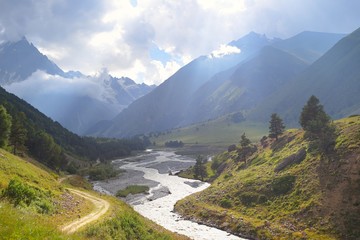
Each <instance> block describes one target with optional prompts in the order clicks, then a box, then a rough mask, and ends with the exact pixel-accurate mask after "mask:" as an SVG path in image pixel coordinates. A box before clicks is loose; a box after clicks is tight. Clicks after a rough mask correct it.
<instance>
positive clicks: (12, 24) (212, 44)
mask: <svg viewBox="0 0 360 240" xmlns="http://www.w3.org/2000/svg"><path fill="white" fill-rule="evenodd" d="M0 6H1V8H0V42H1V41H2V40H15V39H17V38H19V37H21V36H22V35H26V36H27V38H28V39H29V40H30V41H32V42H33V43H34V45H35V46H38V47H40V49H41V50H42V51H43V52H44V53H45V54H48V55H49V57H50V58H51V59H52V60H54V61H55V62H56V63H57V64H58V65H59V66H60V67H61V68H63V69H64V70H70V69H73V70H80V71H82V72H83V73H85V74H95V73H96V71H98V70H99V69H101V68H104V67H106V68H108V70H109V72H110V73H111V74H113V75H116V76H119V77H120V76H129V77H131V78H134V80H136V81H137V82H142V81H146V82H147V83H160V82H162V81H164V80H165V79H167V78H168V77H169V76H170V75H171V74H172V71H176V70H177V69H178V68H180V67H181V66H183V65H184V64H186V63H187V62H188V60H189V59H194V58H196V57H198V56H200V55H208V54H209V53H211V52H212V51H213V50H214V49H216V48H218V46H220V45H221V44H226V43H228V42H230V41H232V40H236V39H238V38H240V37H241V36H243V35H245V34H246V33H248V32H250V31H255V32H258V33H264V34H266V35H267V36H269V37H274V36H275V37H290V36H292V35H294V34H296V33H298V32H301V31H304V30H312V31H327V32H342V33H348V32H351V31H353V30H355V28H357V27H359V26H360V15H359V14H358V9H360V1H357V0H349V1H347V3H346V4H344V3H343V2H342V1H328V0H318V1H313V0H302V1H288V0H183V1H173V0H141V1H125V0H122V1H118V0H104V1H97V0H87V1H73V0H51V1H48V0H16V1H11V0H0ZM334 16H336V17H334ZM154 43H155V44H156V45H157V46H158V47H159V49H163V50H165V51H166V52H167V53H168V54H169V55H170V56H171V60H170V61H169V62H168V63H167V64H165V66H164V65H163V66H161V65H159V64H158V63H157V62H154V61H153V59H151V58H150V56H149V48H151V46H152V44H154ZM184 56H186V57H184ZM184 59H186V60H185V61H184ZM120 74H121V75H120Z"/></svg>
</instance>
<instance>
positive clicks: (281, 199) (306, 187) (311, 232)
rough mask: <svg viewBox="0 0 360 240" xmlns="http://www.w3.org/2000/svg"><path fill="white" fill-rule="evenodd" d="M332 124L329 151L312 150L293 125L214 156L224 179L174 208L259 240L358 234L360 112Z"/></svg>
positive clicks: (300, 132) (359, 210) (187, 214)
mask: <svg viewBox="0 0 360 240" xmlns="http://www.w3.org/2000/svg"><path fill="white" fill-rule="evenodd" d="M335 124H336V129H337V139H336V146H335V149H334V151H333V152H331V153H327V154H324V153H319V152H317V151H313V150H312V151H309V149H308V146H309V143H308V142H307V141H306V140H304V132H303V131H301V130H289V131H287V132H286V133H285V134H284V135H283V136H282V137H281V138H279V140H278V141H274V140H271V139H267V140H265V141H262V143H259V144H257V145H256V148H254V149H255V150H251V151H250V150H249V149H244V148H241V147H237V149H236V150H234V151H230V152H228V151H227V152H224V153H222V154H219V155H217V156H216V157H215V159H214V160H215V161H217V164H218V167H217V169H216V171H217V173H218V174H219V177H218V178H217V179H216V180H215V181H214V182H213V183H212V185H211V186H210V187H209V188H207V189H206V190H204V191H203V192H200V193H196V194H194V195H191V196H189V197H187V198H186V199H184V200H181V201H179V202H178V203H177V205H176V211H178V212H179V213H181V214H182V215H184V216H185V217H187V218H190V219H194V220H196V221H199V222H202V223H204V224H208V225H216V226H218V227H220V228H222V229H224V230H227V231H231V232H232V233H235V234H237V235H241V236H245V237H250V238H255V239H358V238H359V236H360V230H359V228H358V226H359V225H360V218H359V216H360V158H359V156H360V117H359V116H354V117H350V118H346V119H342V120H339V121H336V122H335Z"/></svg>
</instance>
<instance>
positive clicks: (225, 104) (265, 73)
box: [187, 46, 308, 123]
mask: <svg viewBox="0 0 360 240" xmlns="http://www.w3.org/2000/svg"><path fill="white" fill-rule="evenodd" d="M307 66H308V65H307V64H306V63H305V62H304V61H302V60H300V59H298V58H296V57H295V56H293V55H291V54H289V53H286V52H284V51H282V50H279V49H276V48H274V47H271V46H266V47H264V48H262V50H261V51H260V52H259V53H258V55H257V56H255V57H254V58H252V59H250V60H248V61H246V62H245V63H241V64H239V65H238V66H236V67H235V68H231V69H230V70H227V71H224V72H221V73H219V74H216V75H215V76H214V77H213V78H212V79H211V80H210V81H208V82H207V83H205V84H204V85H203V86H202V87H201V88H199V90H198V91H197V92H196V93H195V94H194V99H193V100H192V103H191V104H190V110H189V111H188V114H187V116H188V120H187V122H189V123H192V122H201V121H205V120H207V119H213V118H217V117H220V116H222V115H225V114H228V113H231V112H240V113H242V114H243V115H246V113H247V112H249V111H250V110H252V109H254V108H256V107H257V105H258V104H259V103H261V102H262V101H264V100H265V99H267V98H268V97H269V96H270V95H271V94H272V93H274V92H275V91H276V90H277V89H278V88H279V87H281V86H283V85H285V84H287V83H289V82H291V81H292V79H293V78H294V77H295V76H297V75H298V74H299V73H300V72H302V71H303V70H304V69H305V68H306V67H307Z"/></svg>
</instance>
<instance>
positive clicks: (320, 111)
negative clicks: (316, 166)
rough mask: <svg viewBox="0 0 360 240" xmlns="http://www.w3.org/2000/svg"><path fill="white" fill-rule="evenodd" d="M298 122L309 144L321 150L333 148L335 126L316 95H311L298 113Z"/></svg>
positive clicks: (325, 150)
mask: <svg viewBox="0 0 360 240" xmlns="http://www.w3.org/2000/svg"><path fill="white" fill-rule="evenodd" d="M299 123H300V125H301V127H302V128H303V129H304V130H305V137H306V138H308V139H309V140H310V141H311V146H312V147H315V148H317V149H319V150H321V151H323V152H327V151H329V150H331V149H333V146H334V143H335V127H334V126H333V125H332V124H331V119H330V117H329V116H328V115H327V114H326V112H325V111H324V107H323V106H322V105H321V104H320V101H319V99H318V98H317V97H315V96H311V97H310V98H309V100H308V101H307V103H306V105H305V106H304V107H303V110H302V112H301V115H300V120H299Z"/></svg>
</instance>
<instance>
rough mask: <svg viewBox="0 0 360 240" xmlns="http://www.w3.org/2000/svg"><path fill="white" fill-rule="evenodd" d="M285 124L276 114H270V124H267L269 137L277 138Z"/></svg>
mask: <svg viewBox="0 0 360 240" xmlns="http://www.w3.org/2000/svg"><path fill="white" fill-rule="evenodd" d="M284 130H285V125H284V123H283V120H282V119H281V118H280V117H279V116H278V115H277V114H276V113H273V114H271V119H270V126H269V137H271V138H275V139H276V140H278V136H279V135H281V134H283V132H284Z"/></svg>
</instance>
